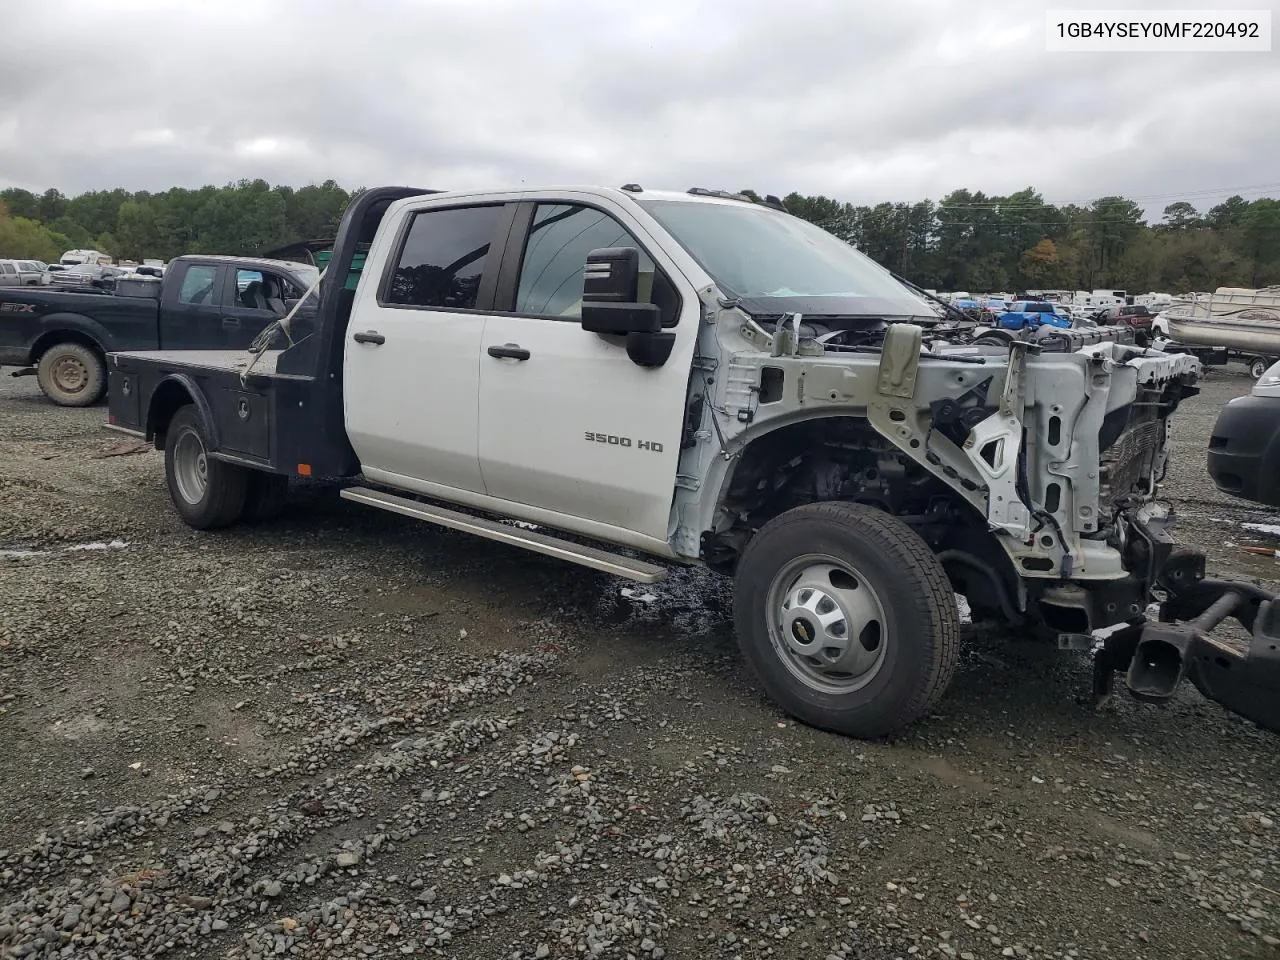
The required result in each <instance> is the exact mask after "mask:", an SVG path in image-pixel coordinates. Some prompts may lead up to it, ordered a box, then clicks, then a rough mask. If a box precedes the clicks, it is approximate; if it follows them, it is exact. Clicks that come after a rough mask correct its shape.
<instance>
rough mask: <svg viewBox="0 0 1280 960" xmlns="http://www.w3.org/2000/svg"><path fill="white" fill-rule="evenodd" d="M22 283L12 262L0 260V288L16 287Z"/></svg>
mask: <svg viewBox="0 0 1280 960" xmlns="http://www.w3.org/2000/svg"><path fill="white" fill-rule="evenodd" d="M21 282H22V281H21V279H20V278H19V277H18V268H17V266H16V265H15V264H14V263H13V261H12V260H0V287H16V286H18V284H20V283H21Z"/></svg>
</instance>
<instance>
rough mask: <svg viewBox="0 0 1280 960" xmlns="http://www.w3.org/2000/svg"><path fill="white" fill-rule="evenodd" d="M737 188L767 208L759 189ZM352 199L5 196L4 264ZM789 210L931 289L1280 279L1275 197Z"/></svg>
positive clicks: (314, 193) (1137, 287) (264, 221)
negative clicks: (1156, 212)
mask: <svg viewBox="0 0 1280 960" xmlns="http://www.w3.org/2000/svg"><path fill="white" fill-rule="evenodd" d="M743 192H744V193H746V194H747V195H748V196H751V197H752V198H754V199H759V196H758V195H757V194H756V193H755V192H754V191H752V190H745V191H743ZM353 195H354V192H349V191H347V190H346V189H344V188H343V187H341V186H339V185H338V184H337V183H335V182H334V181H332V180H326V181H325V182H324V183H321V184H311V185H308V186H305V187H300V188H296V189H295V188H294V187H290V186H274V187H273V186H271V185H270V184H268V183H267V182H266V181H264V180H242V181H240V182H238V183H233V184H228V185H226V186H221V187H217V186H205V187H200V188H199V189H186V188H181V187H175V188H173V189H171V190H167V191H164V192H161V193H151V192H147V191H139V192H130V191H127V190H123V189H115V190H98V191H90V192H87V193H82V194H79V195H78V196H75V197H67V196H64V195H63V194H62V193H61V192H59V191H57V190H54V189H49V190H46V191H45V192H44V193H41V194H36V193H32V192H31V191H28V190H22V189H18V188H11V189H7V190H3V191H0V256H8V257H22V258H35V259H40V260H46V261H48V260H56V259H57V258H58V256H59V255H60V254H61V253H62V251H63V250H66V249H69V248H75V247H90V248H95V249H98V250H102V251H104V252H106V253H109V254H111V255H112V256H114V257H116V258H117V259H132V260H142V259H143V258H145V257H159V258H161V259H164V260H170V259H172V258H173V257H175V256H179V255H181V254H183V253H231V254H242V255H252V254H256V253H261V252H263V251H265V250H270V249H272V248H273V247H278V246H283V245H285V244H287V243H292V242H295V241H299V240H309V239H315V238H323V237H330V236H332V235H333V233H334V231H335V230H336V228H337V224H338V221H339V219H340V217H341V215H342V211H343V209H344V208H345V207H346V205H347V203H348V201H349V200H350V199H351V197H352V196H353ZM783 202H784V203H785V204H786V206H787V209H788V210H790V211H791V212H792V213H794V214H796V215H798V216H800V217H803V218H805V219H806V220H810V221H812V222H814V223H817V224H818V225H820V226H822V227H823V228H824V229H826V230H829V231H830V232H832V233H834V234H835V235H836V236H838V237H840V238H841V239H843V240H845V241H847V242H849V243H851V244H853V245H855V246H857V247H858V248H859V249H860V250H862V251H863V252H864V253H866V254H867V255H869V256H870V257H872V258H873V259H874V260H876V261H877V262H879V263H881V264H883V265H884V266H886V267H888V268H889V269H891V270H893V271H895V272H897V273H899V274H901V275H903V276H905V277H907V278H909V279H910V280H912V281H913V282H915V283H917V284H919V285H920V286H924V287H929V288H932V289H937V290H969V291H972V292H975V293H976V292H982V291H996V290H1007V291H1013V290H1015V289H1038V288H1049V289H1054V288H1067V289H1084V290H1092V289H1099V288H1113V287H1114V288H1123V289H1126V290H1131V291H1146V290H1162V291H1168V292H1171V293H1181V292H1186V291H1189V290H1212V289H1213V288H1214V287H1217V286H1223V285H1227V286H1250V287H1258V286H1265V285H1267V284H1273V283H1280V201H1277V200H1273V199H1269V198H1264V199H1257V200H1252V201H1250V200H1245V199H1244V198H1243V197H1240V196H1232V197H1230V198H1228V199H1226V200H1224V201H1222V202H1221V203H1218V204H1216V205H1214V206H1211V207H1209V208H1208V209H1206V210H1204V211H1201V210H1199V209H1197V207H1196V206H1195V205H1194V204H1192V203H1190V202H1188V201H1179V202H1177V203H1172V204H1170V205H1168V206H1167V207H1165V208H1164V211H1163V216H1162V217H1161V218H1160V219H1159V220H1157V221H1155V222H1152V223H1148V222H1147V221H1146V219H1145V217H1144V213H1143V208H1142V207H1141V206H1140V205H1139V204H1138V203H1137V202H1136V201H1134V200H1131V199H1128V198H1125V197H1118V196H1114V197H1102V198H1100V199H1098V200H1095V201H1093V202H1092V203H1090V204H1087V205H1078V204H1052V203H1048V202H1046V201H1045V200H1044V198H1043V196H1042V195H1041V194H1040V193H1039V192H1037V191H1036V190H1034V189H1032V188H1030V187H1028V188H1027V189H1025V190H1020V191H1017V192H1016V193H1012V194H1009V195H1008V196H995V195H988V194H985V193H983V192H982V191H980V190H978V191H970V190H955V191H953V192H951V193H950V194H948V195H947V196H945V197H944V198H942V199H941V200H939V201H936V202H935V201H932V200H922V201H919V202H916V203H880V204H876V205H874V206H859V205H855V204H852V203H848V202H844V201H840V200H835V199H832V198H830V197H824V196H804V195H801V194H799V193H791V194H790V195H788V196H787V197H785V198H784V201H783Z"/></svg>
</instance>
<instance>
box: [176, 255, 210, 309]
mask: <svg viewBox="0 0 1280 960" xmlns="http://www.w3.org/2000/svg"><path fill="white" fill-rule="evenodd" d="M217 278H218V268H217V267H210V266H206V265H204V264H192V265H191V266H189V267H187V273H186V276H184V277H183V278H182V286H181V287H180V288H179V290H178V302H179V303H190V304H197V305H208V304H211V303H213V302H214V300H215V298H214V295H213V284H214V281H215V280H217Z"/></svg>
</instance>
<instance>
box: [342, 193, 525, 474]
mask: <svg viewBox="0 0 1280 960" xmlns="http://www.w3.org/2000/svg"><path fill="white" fill-rule="evenodd" d="M406 208H407V209H408V210H409V211H410V212H409V213H408V215H407V216H405V217H404V219H403V222H402V226H401V229H400V230H399V231H388V236H385V237H379V239H378V240H377V241H376V243H375V246H374V249H372V250H371V251H370V253H369V261H368V262H369V263H370V264H373V265H374V269H376V270H377V271H378V274H379V275H378V276H375V275H374V274H372V273H371V272H370V270H369V268H368V267H366V269H365V271H364V274H363V277H362V278H361V282H360V284H359V286H358V287H357V289H356V294H355V302H354V305H353V308H352V313H351V321H350V322H349V323H348V325H347V330H346V334H345V337H346V345H345V359H344V364H343V378H344V381H343V389H344V395H345V404H346V425H347V435H348V437H349V438H350V440H351V445H352V447H353V448H354V449H355V451H356V454H357V455H358V456H359V458H360V463H361V466H362V468H363V470H364V473H365V474H366V475H367V476H368V477H370V478H371V479H374V480H382V481H384V482H387V483H391V484H393V485H396V486H401V487H404V488H406V489H411V490H417V491H419V492H423V493H427V494H432V493H438V494H441V495H442V496H445V497H448V496H450V495H451V492H452V491H459V490H461V491H468V492H470V493H473V494H482V493H483V492H484V485H483V483H482V481H481V477H480V460H479V455H478V452H477V439H476V438H477V420H476V395H477V392H478V390H479V369H478V364H479V360H480V343H481V337H482V335H483V333H484V325H485V313H486V310H487V309H488V308H489V307H490V306H491V305H492V302H493V289H494V284H495V281H496V273H497V265H498V261H499V260H500V258H501V251H502V248H503V244H504V243H505V241H506V237H507V234H508V232H509V230H510V225H511V216H512V213H513V211H514V207H512V206H510V205H506V204H503V203H488V204H455V205H452V206H432V205H430V204H429V203H423V202H421V201H419V202H417V203H409V204H407V205H406Z"/></svg>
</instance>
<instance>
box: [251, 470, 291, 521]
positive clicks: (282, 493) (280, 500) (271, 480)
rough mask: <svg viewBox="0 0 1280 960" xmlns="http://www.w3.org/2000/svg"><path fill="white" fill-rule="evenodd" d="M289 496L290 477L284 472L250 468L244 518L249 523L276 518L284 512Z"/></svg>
mask: <svg viewBox="0 0 1280 960" xmlns="http://www.w3.org/2000/svg"><path fill="white" fill-rule="evenodd" d="M288 498H289V478H288V477H286V476H285V475H284V474H282V473H267V472H266V471H265V470H250V471H249V486H248V490H247V492H246V494H245V501H244V513H243V514H242V518H243V519H244V520H245V521H246V522H247V523H264V522H266V521H268V520H274V519H275V518H276V517H278V516H280V514H281V513H283V512H284V507H285V503H286V501H287V500H288Z"/></svg>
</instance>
